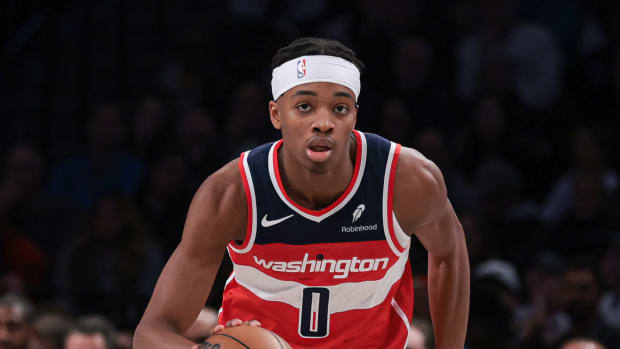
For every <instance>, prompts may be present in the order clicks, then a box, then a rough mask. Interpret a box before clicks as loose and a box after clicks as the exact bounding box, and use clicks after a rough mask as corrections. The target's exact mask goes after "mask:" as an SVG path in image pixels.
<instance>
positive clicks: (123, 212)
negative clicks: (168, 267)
mask: <svg viewBox="0 0 620 349" xmlns="http://www.w3.org/2000/svg"><path fill="white" fill-rule="evenodd" d="M161 268H163V256H162V253H161V251H160V248H159V246H157V245H156V244H155V243H154V242H153V241H152V239H151V238H150V236H149V235H148V231H147V227H146V226H145V225H144V222H143V221H142V217H141V216H140V213H139V212H138V211H137V209H136V207H135V206H134V205H133V203H131V202H130V201H129V200H126V199H122V198H119V197H114V196H106V197H103V198H101V199H99V200H98V201H97V202H96V204H95V206H94V208H93V212H92V218H91V221H90V225H89V226H88V227H87V228H85V230H84V231H83V232H81V233H80V234H77V235H76V236H75V237H74V238H73V240H72V241H71V242H70V243H69V244H68V246H67V247H66V248H65V249H64V250H63V253H62V254H61V258H60V259H59V260H58V261H57V264H56V268H55V269H56V270H55V273H56V275H55V282H56V292H57V297H58V298H60V299H61V300H62V301H64V302H65V303H66V306H67V307H68V308H69V310H70V311H71V312H73V313H90V312H92V313H98V314H103V315H105V316H106V317H108V318H109V319H110V320H112V321H113V322H114V323H115V324H117V326H119V327H120V328H133V327H135V326H136V325H137V323H138V320H139V317H140V315H141V313H142V311H143V310H144V308H145V307H146V304H147V302H148V297H149V296H150V294H151V292H152V290H153V287H154V285H155V281H156V279H157V275H158V273H159V271H160V270H161Z"/></svg>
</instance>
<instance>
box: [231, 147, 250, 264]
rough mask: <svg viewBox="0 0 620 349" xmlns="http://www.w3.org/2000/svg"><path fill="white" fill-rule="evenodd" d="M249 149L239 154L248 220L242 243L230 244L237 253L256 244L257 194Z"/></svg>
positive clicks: (247, 249) (232, 242)
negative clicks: (251, 170)
mask: <svg viewBox="0 0 620 349" xmlns="http://www.w3.org/2000/svg"><path fill="white" fill-rule="evenodd" d="M248 155H250V152H249V151H246V152H244V153H241V155H240V156H239V162H238V166H239V174H240V175H241V182H243V191H244V192H245V201H246V203H247V210H248V220H247V224H246V233H245V238H244V239H243V242H242V243H241V244H238V243H236V242H235V241H231V242H230V243H229V244H228V246H229V247H230V248H231V249H233V250H234V251H235V252H237V253H245V252H248V251H249V250H250V249H251V248H252V246H253V245H254V238H255V237H256V195H255V194H254V183H253V182H252V174H251V173H250V168H249V166H248Z"/></svg>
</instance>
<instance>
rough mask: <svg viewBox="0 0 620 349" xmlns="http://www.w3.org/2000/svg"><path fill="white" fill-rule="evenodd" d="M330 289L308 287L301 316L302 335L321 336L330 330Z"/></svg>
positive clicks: (300, 332) (304, 295)
mask: <svg viewBox="0 0 620 349" xmlns="http://www.w3.org/2000/svg"><path fill="white" fill-rule="evenodd" d="M328 305H329V289H327V288H325V287H307V288H304V291H303V301H302V304H301V312H300V316H299V334H300V335H301V336H302V337H309V338H321V337H325V336H327V335H328V332H329V311H328Z"/></svg>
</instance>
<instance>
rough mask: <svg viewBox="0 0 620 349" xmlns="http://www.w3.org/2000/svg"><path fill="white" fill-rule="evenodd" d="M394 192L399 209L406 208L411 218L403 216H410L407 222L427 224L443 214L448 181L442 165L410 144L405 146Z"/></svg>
mask: <svg viewBox="0 0 620 349" xmlns="http://www.w3.org/2000/svg"><path fill="white" fill-rule="evenodd" d="M394 193H395V196H394V207H395V209H396V211H397V213H398V212H399V211H400V212H406V213H407V216H408V217H409V219H405V218H403V219H405V220H410V222H409V224H407V225H413V226H419V225H421V224H424V222H427V221H429V220H433V219H434V217H435V216H437V215H439V214H441V212H442V210H443V208H444V207H445V202H446V200H447V192H446V185H445V183H444V179H443V175H442V173H441V171H440V170H439V167H437V165H436V164H435V163H434V162H433V161H431V160H429V159H428V158H426V157H425V156H424V155H422V153H420V152H419V151H417V150H415V149H413V148H408V147H401V151H400V155H399V158H398V164H397V167H396V178H395V181H394ZM412 198H415V199H414V200H412ZM402 216H403V215H401V217H402ZM401 217H399V219H400V218H401Z"/></svg>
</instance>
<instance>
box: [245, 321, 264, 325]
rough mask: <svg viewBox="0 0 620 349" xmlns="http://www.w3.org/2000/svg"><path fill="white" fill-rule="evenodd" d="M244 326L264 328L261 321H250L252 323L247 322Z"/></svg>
mask: <svg viewBox="0 0 620 349" xmlns="http://www.w3.org/2000/svg"><path fill="white" fill-rule="evenodd" d="M243 324H244V325H247V326H262V324H261V323H260V321H258V320H250V321H246V322H244V323H243Z"/></svg>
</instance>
